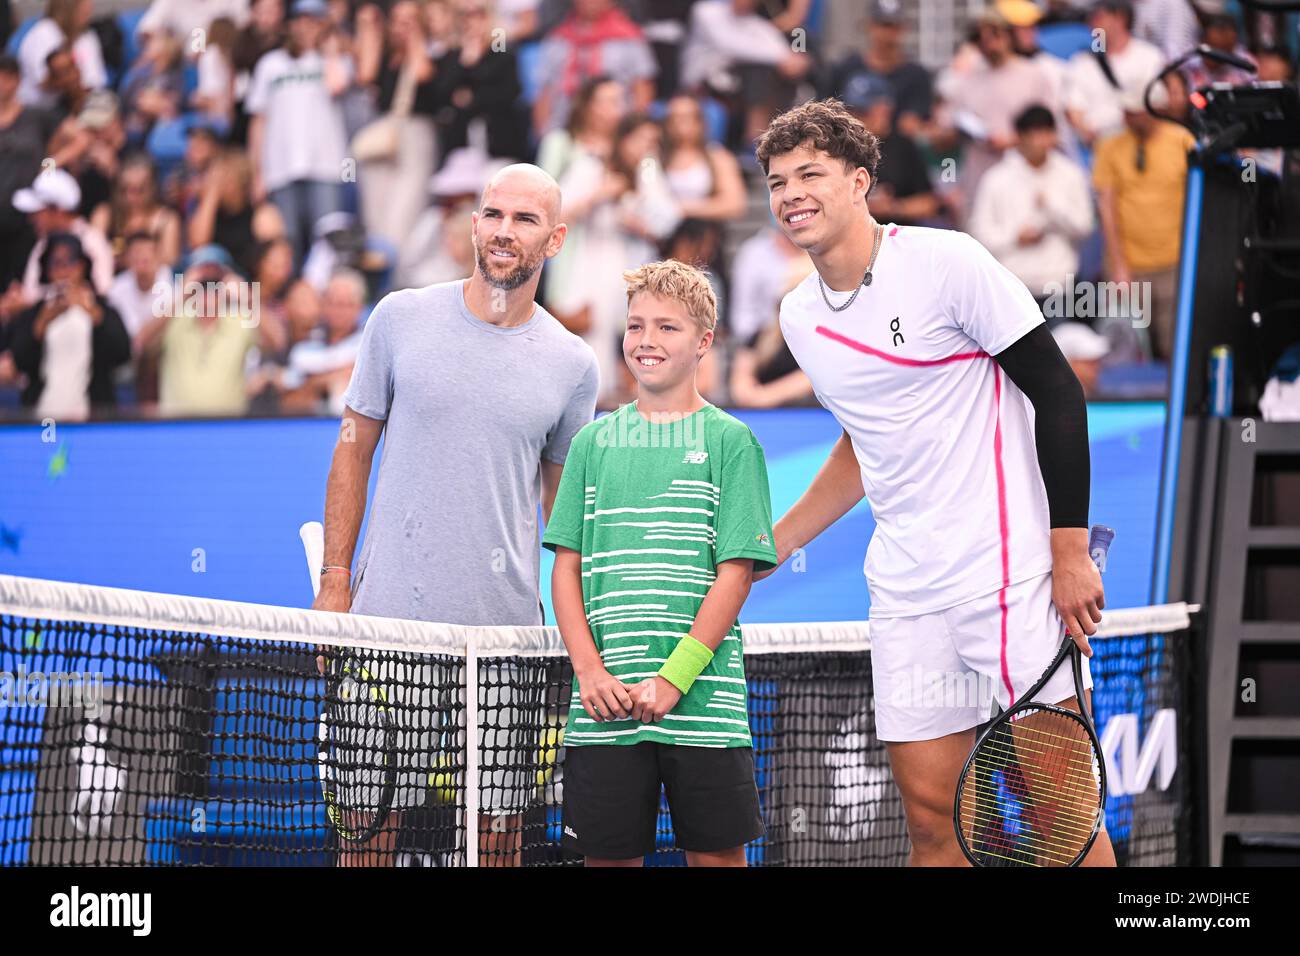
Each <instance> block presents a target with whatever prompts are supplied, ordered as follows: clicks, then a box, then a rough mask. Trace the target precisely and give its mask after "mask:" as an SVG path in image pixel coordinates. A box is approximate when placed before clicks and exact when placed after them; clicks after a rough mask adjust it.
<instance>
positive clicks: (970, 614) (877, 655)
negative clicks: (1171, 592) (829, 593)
mask: <svg viewBox="0 0 1300 956" xmlns="http://www.w3.org/2000/svg"><path fill="white" fill-rule="evenodd" d="M1004 605H1005V609H1004ZM1064 635H1065V625H1064V624H1063V623H1062V622H1061V617H1060V615H1059V614H1057V613H1056V607H1055V606H1054V605H1053V604H1052V576H1051V574H1044V575H1041V576H1040V577H1036V578H1031V579H1029V580H1028V581H1022V582H1020V583H1019V584H1013V585H1011V586H1010V587H1008V588H1006V589H1005V590H1004V591H994V592H993V593H992V594H987V595H984V596H983V597H979V598H975V599H974V600H972V601H967V602H966V603H965V604H959V605H957V606H956V607H951V608H948V609H947V610H944V611H936V612H934V613H933V614H922V615H920V616H918V617H894V618H873V619H872V620H871V678H872V688H873V690H874V693H875V698H876V700H875V706H876V735H877V736H878V737H879V738H880V739H881V740H884V741H891V742H901V741H909V740H934V739H936V738H939V737H944V736H946V735H948V734H954V733H957V732H958V731H962V730H967V729H969V728H971V727H975V726H977V725H979V724H982V723H984V721H986V720H988V719H989V717H990V716H991V715H992V713H993V703H994V701H996V702H997V705H998V706H999V707H1001V708H1002V709H1003V710H1005V709H1007V708H1008V707H1010V706H1011V702H1012V701H1013V700H1014V701H1016V702H1019V700H1020V698H1021V697H1022V696H1023V695H1024V693H1025V691H1027V690H1028V689H1029V688H1030V687H1032V686H1033V685H1034V683H1035V682H1037V680H1038V678H1039V677H1041V676H1042V674H1043V671H1045V670H1046V669H1047V665H1048V664H1050V663H1051V662H1052V658H1053V656H1054V655H1055V654H1056V651H1057V649H1058V648H1059V647H1060V646H1061V640H1062V638H1063V637H1064ZM1083 686H1084V687H1085V688H1088V687H1091V686H1092V675H1091V673H1090V672H1089V669H1088V660H1087V658H1084V660H1083ZM1073 696H1074V674H1073V671H1072V669H1071V667H1070V662H1069V660H1068V659H1067V660H1066V661H1065V662H1064V663H1063V664H1062V665H1061V666H1060V667H1059V668H1057V671H1056V673H1055V674H1054V675H1053V676H1052V679H1051V680H1050V681H1048V682H1047V685H1046V686H1045V687H1044V688H1043V690H1042V691H1041V692H1040V693H1039V694H1037V695H1036V696H1035V698H1034V699H1035V700H1037V701H1040V702H1042V703H1050V704H1056V703H1060V702H1061V701H1063V700H1067V699H1068V698H1070V697H1073Z"/></svg>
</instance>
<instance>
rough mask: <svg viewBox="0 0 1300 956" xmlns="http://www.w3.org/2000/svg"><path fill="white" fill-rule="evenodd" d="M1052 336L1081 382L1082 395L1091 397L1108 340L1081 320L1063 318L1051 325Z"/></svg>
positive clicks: (1095, 389)
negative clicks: (1057, 323)
mask: <svg viewBox="0 0 1300 956" xmlns="http://www.w3.org/2000/svg"><path fill="white" fill-rule="evenodd" d="M1052 337H1053V338H1055V339H1056V346H1057V348H1059V349H1060V350H1061V354H1062V355H1064V356H1065V360H1066V361H1067V362H1069V363H1070V368H1071V370H1072V371H1073V372H1074V375H1075V377H1076V378H1078V380H1079V384H1080V385H1082V386H1083V396H1084V398H1094V397H1095V396H1096V394H1097V381H1098V379H1099V378H1100V377H1101V364H1102V359H1104V358H1105V357H1106V355H1107V354H1108V353H1109V352H1110V343H1109V342H1107V341H1106V338H1105V336H1101V335H1098V334H1097V333H1096V332H1094V331H1093V330H1092V329H1090V328H1088V326H1086V325H1084V324H1083V323H1082V322H1062V323H1061V324H1060V325H1058V326H1057V327H1056V328H1054V329H1052Z"/></svg>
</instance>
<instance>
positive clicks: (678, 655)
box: [659, 634, 713, 694]
mask: <svg viewBox="0 0 1300 956" xmlns="http://www.w3.org/2000/svg"><path fill="white" fill-rule="evenodd" d="M711 660H713V651H711V650H709V649H708V647H707V646H705V645H704V644H702V643H701V642H700V641H699V640H697V639H696V638H695V637H693V636H691V635H690V634H686V635H684V636H683V637H682V639H681V640H680V641H678V642H677V646H676V647H675V648H673V652H672V653H671V654H669V655H668V660H666V661H664V666H663V667H661V668H659V676H660V677H662V678H663V679H664V680H666V681H668V683H670V684H672V685H673V686H674V687H676V688H677V689H678V690H679V691H681V692H682V693H683V694H686V693H688V692H689V691H690V689H691V685H692V684H694V683H695V678H697V677H699V676H700V672H701V671H703V670H704V668H706V667H708V666H709V661H711Z"/></svg>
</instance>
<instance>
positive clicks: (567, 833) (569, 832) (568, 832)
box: [564, 827, 578, 840]
mask: <svg viewBox="0 0 1300 956" xmlns="http://www.w3.org/2000/svg"><path fill="white" fill-rule="evenodd" d="M564 835H565V836H571V837H573V838H574V839H575V840H576V839H578V834H576V833H574V832H573V827H565V828H564Z"/></svg>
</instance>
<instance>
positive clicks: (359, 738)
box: [317, 653, 397, 843]
mask: <svg viewBox="0 0 1300 956" xmlns="http://www.w3.org/2000/svg"><path fill="white" fill-rule="evenodd" d="M327 656H328V663H327V665H326V674H325V702H324V705H323V706H322V707H321V713H320V727H319V742H320V747H319V752H318V759H317V767H318V769H319V771H320V782H321V794H322V795H323V797H324V799H325V814H326V816H327V817H328V818H329V821H330V823H331V824H333V826H334V829H335V830H336V831H338V834H339V836H340V837H341V838H342V839H344V840H348V841H350V842H354V843H365V842H367V841H369V840H370V839H371V838H372V837H374V835H375V834H376V833H378V832H379V830H380V828H381V827H383V825H384V821H386V820H387V819H388V814H389V811H391V810H392V807H393V794H394V792H395V791H396V788H397V726H396V724H395V722H394V720H393V711H392V707H391V706H390V705H389V701H388V694H387V692H386V690H385V689H384V687H383V686H382V684H381V683H380V681H379V680H377V679H376V676H375V675H374V674H372V673H371V669H370V668H369V667H368V666H367V664H366V663H365V662H364V661H363V660H362V659H361V658H359V657H357V656H356V655H354V654H347V653H345V654H343V655H337V654H329V655H327Z"/></svg>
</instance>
